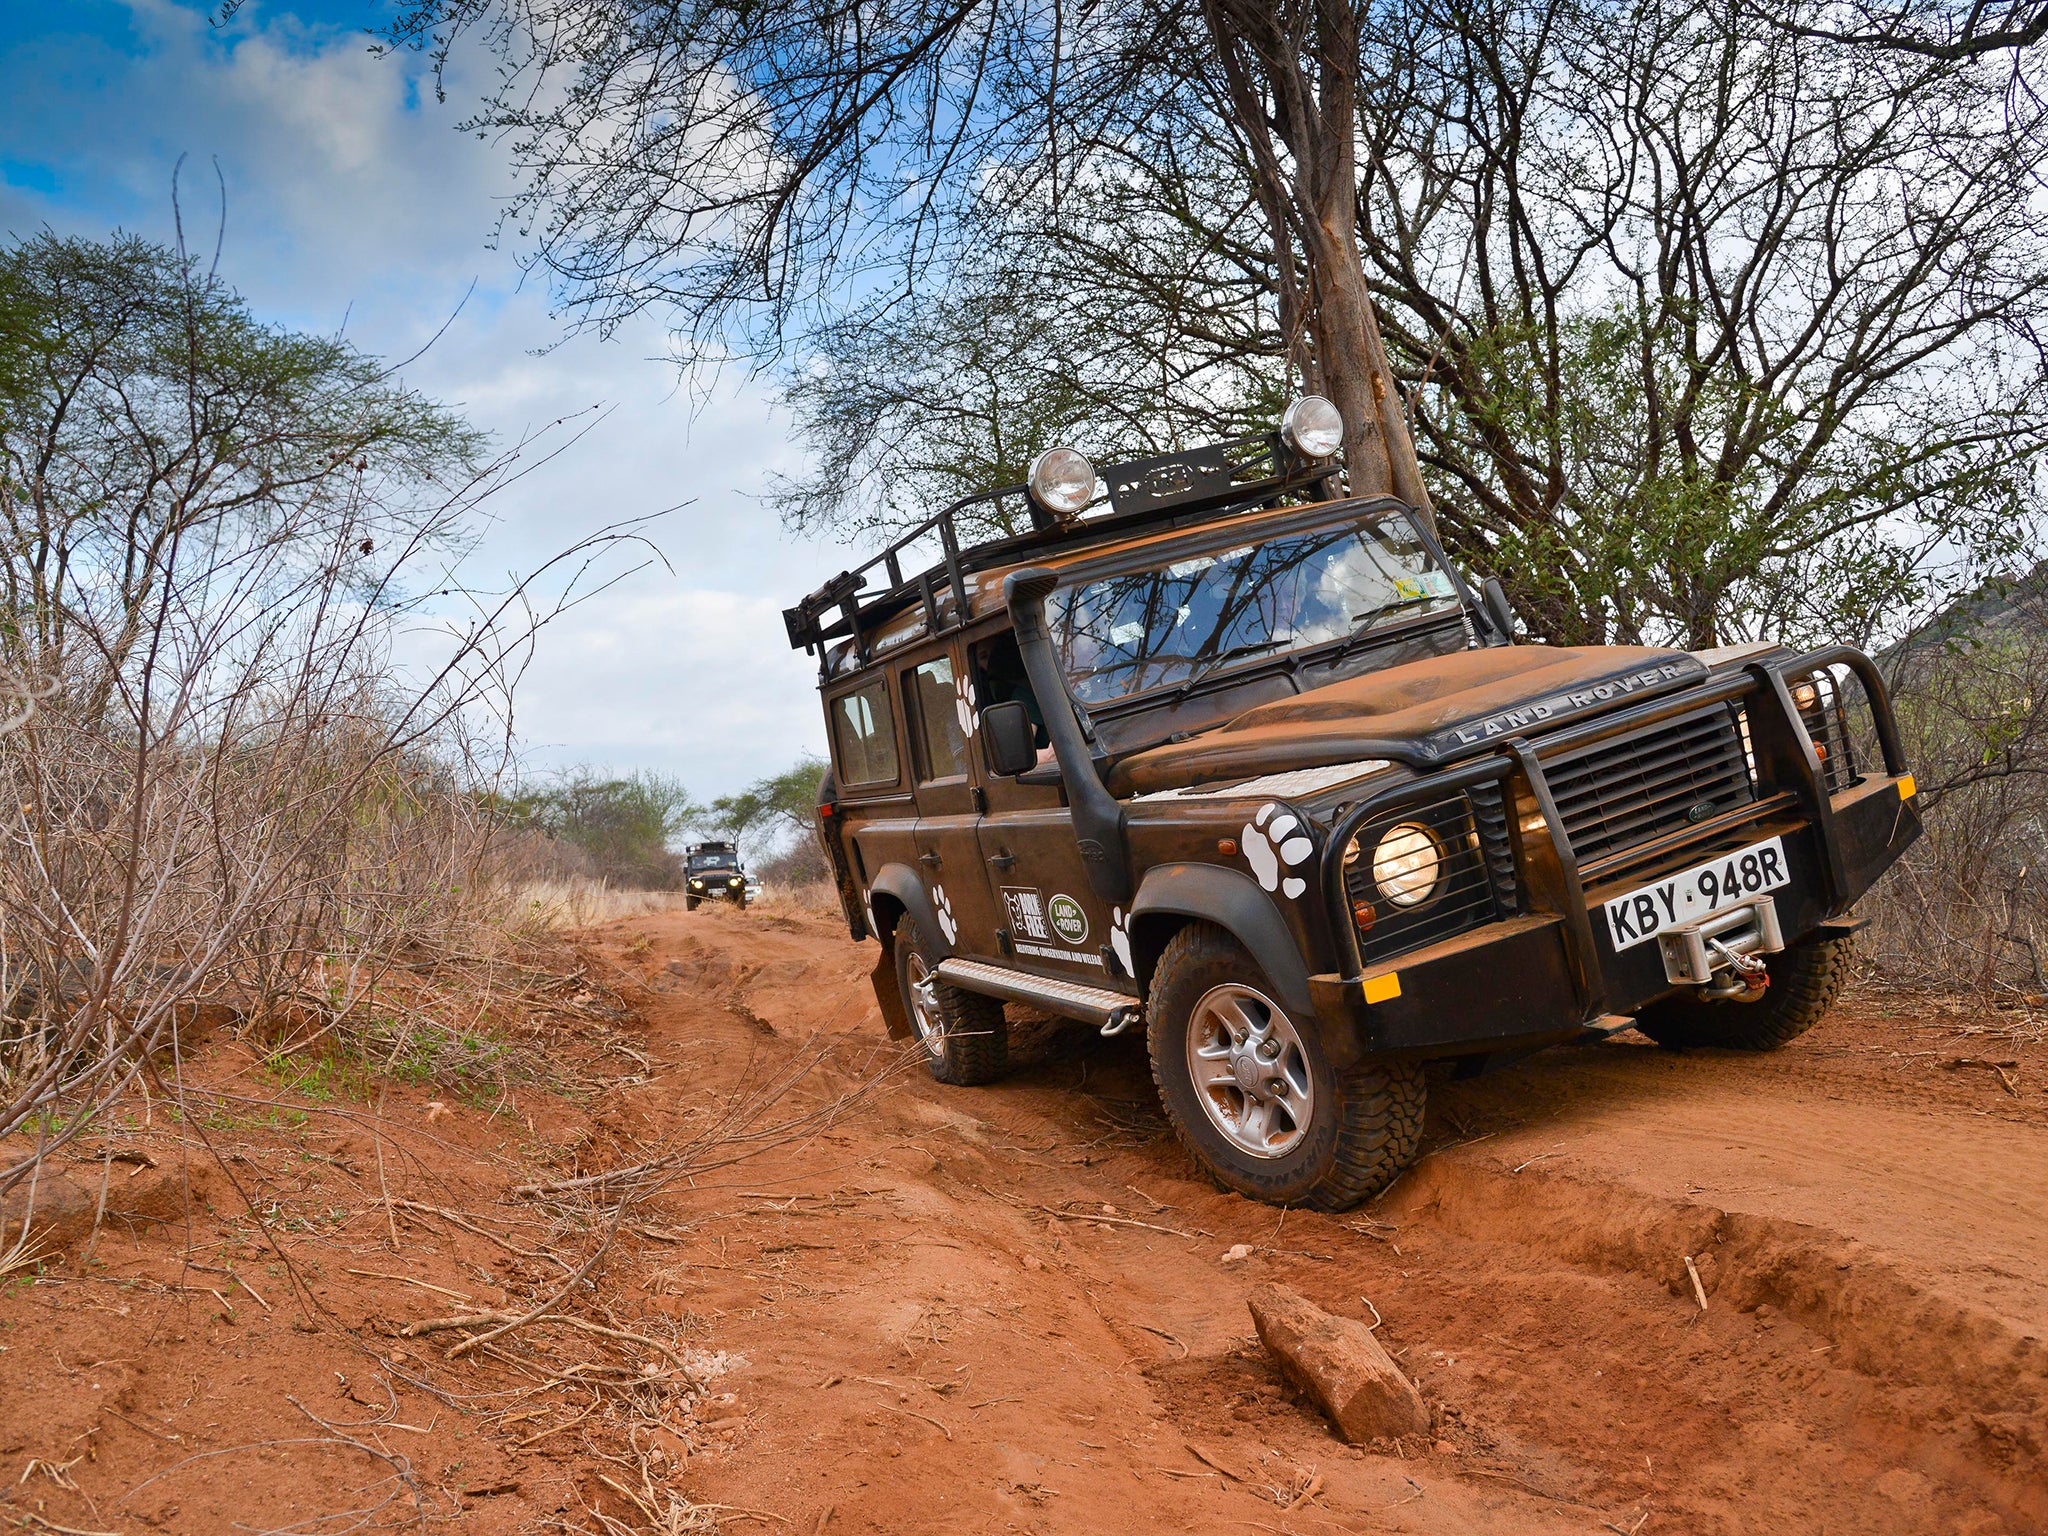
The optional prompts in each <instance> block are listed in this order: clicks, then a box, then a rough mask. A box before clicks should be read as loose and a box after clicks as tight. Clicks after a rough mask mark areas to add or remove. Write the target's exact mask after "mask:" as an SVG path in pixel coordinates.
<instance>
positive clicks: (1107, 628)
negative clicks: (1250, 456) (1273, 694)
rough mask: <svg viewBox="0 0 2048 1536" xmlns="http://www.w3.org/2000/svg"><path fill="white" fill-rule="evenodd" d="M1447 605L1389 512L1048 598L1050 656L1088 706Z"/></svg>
mask: <svg viewBox="0 0 2048 1536" xmlns="http://www.w3.org/2000/svg"><path fill="white" fill-rule="evenodd" d="M1456 606H1458V600H1457V597H1456V588H1455V587H1454V586H1453V585H1452V583H1451V578H1450V575H1449V573H1448V572H1446V571H1445V570H1443V568H1442V567H1440V566H1439V565H1437V564H1436V562H1435V561H1434V560H1432V559H1431V558H1430V555H1429V551H1428V550H1426V549H1425V548H1424V547H1423V545H1422V542H1421V540H1419V539H1418V538H1417V537H1416V535H1415V530H1414V528H1413V526H1412V525H1410V523H1409V522H1408V520H1407V519H1406V518H1405V517H1402V516H1400V515H1399V514H1389V515H1386V516H1383V517H1379V518H1374V519H1369V520H1367V521H1365V522H1363V523H1355V524H1352V525H1350V526H1348V527H1344V528H1337V529H1330V528H1319V529H1316V530H1315V531H1314V532H1311V533H1302V534H1294V535H1289V536H1286V537H1282V538H1275V539H1269V540H1267V541H1266V542H1264V543H1262V544H1246V545H1241V546H1239V547H1237V548H1234V549H1225V550H1221V551H1218V552H1217V553H1215V554H1207V555H1197V556H1192V557H1189V558H1187V559H1183V560H1178V561H1176V562H1174V563H1173V564H1171V565H1165V566H1160V567H1157V568H1155V569H1152V570H1145V571H1134V572H1131V573H1129V574H1127V575H1122V576H1108V577H1104V578H1103V579H1101V580H1099V581H1092V582H1089V583H1088V584H1087V585H1085V586H1081V587H1075V588H1072V589H1070V590H1067V591H1062V592H1058V593H1055V594H1054V597H1053V607H1054V634H1055V636H1056V640H1057V643H1058V645H1059V649H1060V660H1061V662H1062V664H1063V665H1064V666H1065V668H1066V673H1067V676H1068V678H1069V679H1070V680H1071V682H1072V683H1073V687H1074V692H1075V693H1076V694H1077V695H1078V696H1079V697H1080V699H1081V700H1082V702H1084V703H1088V704H1100V703H1103V702H1106V701H1107V700H1110V699H1116V698H1121V697H1123V696H1124V695H1126V694H1132V693H1139V692H1142V691H1144V690H1145V689H1148V688H1161V687H1166V686H1169V685H1174V684H1188V683H1193V682H1198V681H1200V680H1201V679H1202V678H1203V677H1205V676H1207V675H1208V674H1209V673H1212V672H1218V671H1221V670H1223V669H1224V668H1226V667H1232V666H1237V665H1241V664H1243V663H1245V662H1248V661H1253V660H1257V659H1261V658H1264V657H1269V656H1275V655H1279V654H1282V653H1284V652H1287V651H1292V650H1300V649H1302V648H1304V647H1307V646H1312V645H1320V644H1323V643H1324V642H1326V641H1330V640H1338V639H1342V638H1343V637H1345V636H1346V635H1350V634H1354V633H1359V632H1362V631H1365V630H1370V629H1372V628H1374V627H1376V626H1377V625H1379V624H1382V623H1384V622H1387V621H1388V620H1390V619H1393V618H1396V617H1408V616H1412V615H1413V614H1416V613H1427V612H1441V611H1444V610H1447V609H1450V608H1455V607H1456Z"/></svg>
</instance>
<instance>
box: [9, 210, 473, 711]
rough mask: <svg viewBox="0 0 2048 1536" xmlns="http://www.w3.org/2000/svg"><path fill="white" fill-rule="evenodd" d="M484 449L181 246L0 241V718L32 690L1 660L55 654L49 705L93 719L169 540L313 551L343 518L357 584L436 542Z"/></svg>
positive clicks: (288, 565) (136, 628) (363, 362)
mask: <svg viewBox="0 0 2048 1536" xmlns="http://www.w3.org/2000/svg"><path fill="white" fill-rule="evenodd" d="M483 445H484V439H483V437H482V435H481V434H479V433H478V432H476V431H475V430H473V429H472V428H471V427H469V426H468V425H467V424H466V423H465V422H464V421H462V419H461V418H460V417H458V416H456V415H455V414H453V413H452V412H450V411H448V410H446V409H444V408H443V407H441V406H439V405H437V404H435V403H434V402H432V401H430V400H427V399H426V398H424V397H423V396H421V395H419V394H418V393H417V392H415V391H413V390H411V389H409V388H407V387H406V386H405V385H404V384H403V383H401V382H399V381H398V380H397V379H395V378H394V377H393V376H392V375H391V373H390V372H389V371H388V370H387V369H386V367H385V366H384V364H382V363H381V362H379V361H378V360H377V359H374V358H371V357H368V356H366V355H364V354H363V353H361V352H359V351H357V350H356V349H355V348H354V347H352V346H351V345H349V344H348V343H347V342H346V341H344V340H342V339H341V338H339V337H331V336H315V335H309V334H306V333H304V332H299V331H292V330H289V329H286V328H283V327H279V326H274V325H270V324H266V323H264V322H262V321H259V320H258V319H256V318H255V317H254V316H253V315H251V314H250V312H249V310H248V308H247V306H246V305H245V304H244V302H243V301H242V299H241V297H240V296H239V295H238V294H237V293H236V292H235V291H234V290H233V288H232V287H230V286H229V285H228V284H227V283H226V282H225V281H224V280H223V279H222V278H221V277H220V276H219V275H218V274H217V273H216V272H214V271H212V270H211V269H209V268H208V267H207V266H205V265H204V264H203V263H202V262H200V261H198V260H197V259H195V258H194V257H193V256H191V255H190V254H188V253H185V252H181V251H177V250H172V249H170V248H167V247H164V246H160V245H156V244H153V243H151V242H149V241H146V240H143V239H141V238H139V237H136V236H132V235H130V236H115V237H114V238H112V239H109V240H104V241H101V240H89V239H81V238H67V237H61V236H58V235H54V234H48V233H45V234H40V235H36V236H33V237H31V238H29V239H26V240H21V241H17V242H15V243H13V244H11V245H10V246H8V247H6V248H5V249H0V711H4V710H5V700H6V698H7V696H8V695H9V693H13V694H16V695H22V694H24V693H26V692H31V691H33V690H32V689H30V688H29V687H28V685H27V684H26V683H24V684H23V685H22V686H20V687H16V688H12V689H10V688H9V687H8V685H7V684H6V682H5V681H4V679H5V677H6V676H7V675H8V674H9V673H12V674H13V675H15V676H17V677H18V678H22V679H31V678H40V679H44V680H46V682H47V680H49V679H53V678H54V677H56V676H57V674H58V672H59V671H60V661H59V658H65V659H66V660H65V662H63V663H62V664H61V669H62V670H63V672H64V674H65V676H66V678H67V685H66V688H67V693H70V694H72V695H75V696H73V697H71V698H69V700H68V702H69V703H70V705H71V706H72V707H73V708H74V709H75V710H77V711H78V712H79V714H80V717H81V718H85V719H89V720H97V719H99V718H100V717H101V716H102V714H103V713H104V711H105V709H106V706H107V703H108V700H109V697H110V696H111V694H112V692H113V691H114V690H115V689H116V688H117V687H118V686H120V681H121V679H122V677H123V675H124V674H125V673H126V672H127V670H128V669H129V667H130V664H131V662H132V661H133V659H134V657H135V653H136V649H137V646H138V645H139V644H140V643H141V642H142V640H143V638H144V637H145V635H146V634H147V633H148V632H149V630H150V625H151V615H152V613H153V612H154V611H155V609H156V608H157V606H159V604H160V602H161V600H162V598H163V596H164V593H165V580H166V578H165V573H166V571H168V570H169V569H170V568H171V567H172V566H173V565H174V564H176V563H177V561H176V558H175V556H176V552H177V551H178V550H179V549H180V547H181V546H182V547H183V550H184V557H185V559H186V560H187V561H188V562H189V561H191V560H192V559H194V558H196V557H197V556H198V555H199V554H200V553H201V552H202V551H203V550H204V549H205V548H207V547H212V548H220V549H224V548H230V547H238V546H240V545H243V544H245V543H246V542H247V541H248V540H250V539H254V540H255V541H256V543H258V544H259V545H260V544H261V542H262V541H264V540H265V539H278V540H282V541H284V542H286V543H288V544H289V545H290V546H292V547H293V548H294V549H299V550H303V551H304V552H305V554H306V558H308V559H311V560H313V561H316V562H318V561H327V560H331V559H333V558H334V552H333V548H332V545H333V542H334V540H335V538H336V537H337V530H341V529H344V528H345V529H346V530H347V531H348V533H349V539H350V549H349V553H348V557H347V558H349V559H351V560H352V561H353V562H354V566H355V572H354V575H355V580H356V584H357V585H358V586H359V587H363V588H368V587H371V586H373V585H375V583H376V581H377V579H378V577H379V575H380V574H381V573H382V570H383V567H382V564H381V562H380V561H378V560H376V559H373V556H374V555H375V553H376V551H377V549H378V547H379V546H380V545H383V544H387V543H390V542H393V541H399V542H403V541H408V540H412V539H414V538H416V537H418V536H419V535H421V534H423V533H430V535H431V537H430V540H429V541H430V542H432V543H440V544H446V543H447V542H448V541H449V540H450V539H451V538H453V537H454V536H455V521H454V520H453V519H451V518H449V517H448V515H447V508H448V506H449V505H450V503H451V502H452V501H456V500H460V499H462V496H463V494H464V490H465V488H466V487H468V486H469V485H471V484H472V483H473V482H474V481H476V480H477V478H478V477H479V476H480V474H481V473H482V470H483ZM287 553H289V552H287ZM273 575H274V577H275V579H277V580H279V581H294V580H296V579H297V568H296V566H295V565H294V563H293V562H292V561H291V560H290V559H285V560H281V561H279V562H278V563H277V564H276V565H275V567H274V569H273ZM340 575H341V577H342V579H343V582H344V584H346V583H347V581H348V580H349V579H350V573H349V572H348V571H343V572H341V573H340Z"/></svg>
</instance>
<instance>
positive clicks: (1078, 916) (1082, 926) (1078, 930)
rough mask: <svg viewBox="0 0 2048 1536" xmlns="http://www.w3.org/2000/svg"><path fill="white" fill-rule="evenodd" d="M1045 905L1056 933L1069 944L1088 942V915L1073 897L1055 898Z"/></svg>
mask: <svg viewBox="0 0 2048 1536" xmlns="http://www.w3.org/2000/svg"><path fill="white" fill-rule="evenodd" d="M1045 905H1046V912H1047V913H1048V915H1050V916H1051V918H1052V931H1053V932H1054V933H1056V934H1058V935H1059V936H1060V937H1061V938H1062V939H1063V940H1065V941H1066V942H1067V943H1069V944H1085V943H1087V942H1088V914H1087V913H1086V912H1083V911H1082V910H1081V903H1079V902H1078V901H1076V900H1074V898H1073V897H1071V896H1055V897H1053V899H1052V900H1051V901H1049V902H1047V903H1046V904H1045Z"/></svg>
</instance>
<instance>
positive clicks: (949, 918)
mask: <svg viewBox="0 0 2048 1536" xmlns="http://www.w3.org/2000/svg"><path fill="white" fill-rule="evenodd" d="M932 912H933V914H934V915H935V916H936V917H937V918H938V920H939V932H941V933H943V934H944V935H945V936H946V942H947V943H948V944H951V943H952V942H953V940H954V938H955V936H957V935H958V934H959V932H960V925H959V924H957V923H955V922H954V921H953V903H952V902H950V901H948V900H946V888H945V887H944V886H943V885H935V886H933V887H932Z"/></svg>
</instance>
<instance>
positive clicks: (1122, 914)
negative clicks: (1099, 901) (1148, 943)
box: [1109, 907, 1138, 976]
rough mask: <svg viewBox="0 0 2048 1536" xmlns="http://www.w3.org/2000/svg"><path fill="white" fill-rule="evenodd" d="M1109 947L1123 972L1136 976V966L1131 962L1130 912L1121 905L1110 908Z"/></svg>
mask: <svg viewBox="0 0 2048 1536" xmlns="http://www.w3.org/2000/svg"><path fill="white" fill-rule="evenodd" d="M1109 947H1110V949H1111V950H1112V951H1113V952H1114V953H1115V955H1116V958H1117V963H1118V964H1119V965H1121V966H1122V967H1123V968H1124V974H1125V975H1126V976H1136V975H1137V974H1138V968H1137V966H1136V965H1134V964H1133V963H1132V962H1131V914H1130V913H1128V912H1126V911H1125V910H1124V909H1123V908H1122V907H1112V908H1111V909H1110V913H1109Z"/></svg>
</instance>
